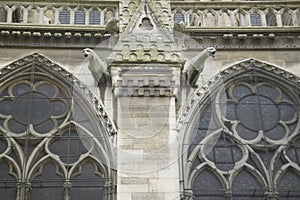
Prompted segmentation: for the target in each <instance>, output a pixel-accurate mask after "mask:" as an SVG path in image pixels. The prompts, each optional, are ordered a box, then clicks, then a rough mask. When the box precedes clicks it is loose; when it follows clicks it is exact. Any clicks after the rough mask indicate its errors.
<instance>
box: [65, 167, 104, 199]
mask: <svg viewBox="0 0 300 200" xmlns="http://www.w3.org/2000/svg"><path fill="white" fill-rule="evenodd" d="M96 173H97V171H96V170H95V166H94V165H93V164H91V163H86V164H85V165H84V166H83V169H82V171H81V173H80V175H79V176H76V177H74V178H72V180H71V184H72V191H71V199H73V200H81V199H89V200H98V199H102V198H103V188H104V185H105V182H104V180H103V179H102V178H100V177H99V176H98V175H96Z"/></svg>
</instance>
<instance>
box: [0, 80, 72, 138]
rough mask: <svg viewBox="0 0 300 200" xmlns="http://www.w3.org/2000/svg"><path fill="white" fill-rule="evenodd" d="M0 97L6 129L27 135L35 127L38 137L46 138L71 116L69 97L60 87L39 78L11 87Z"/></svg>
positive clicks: (1, 113) (5, 88)
mask: <svg viewBox="0 0 300 200" xmlns="http://www.w3.org/2000/svg"><path fill="white" fill-rule="evenodd" d="M7 85H8V86H7V87H4V88H3V89H2V92H1V94H0V117H1V118H2V119H3V120H4V121H5V123H3V125H2V126H3V128H5V129H7V130H9V131H10V132H12V133H15V134H23V133H25V132H26V130H27V129H28V128H29V127H30V126H31V125H32V126H33V130H34V131H35V132H36V133H38V134H46V133H49V132H50V131H51V130H53V129H55V128H57V127H58V126H59V125H60V124H61V123H63V121H64V118H65V117H66V116H67V113H68V108H69V106H68V105H69V102H68V98H67V96H68V94H67V93H66V91H65V90H64V89H63V88H61V87H60V86H58V85H56V84H54V83H53V82H50V81H48V80H47V78H46V77H45V78H42V77H39V80H34V81H29V80H28V79H27V78H26V77H24V78H22V80H20V79H19V80H17V81H16V83H15V84H7Z"/></svg>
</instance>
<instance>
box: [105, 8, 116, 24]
mask: <svg viewBox="0 0 300 200" xmlns="http://www.w3.org/2000/svg"><path fill="white" fill-rule="evenodd" d="M114 17H115V13H114V11H113V9H110V8H108V9H107V10H106V11H105V12H104V23H105V24H106V23H107V22H109V20H111V19H112V18H114Z"/></svg>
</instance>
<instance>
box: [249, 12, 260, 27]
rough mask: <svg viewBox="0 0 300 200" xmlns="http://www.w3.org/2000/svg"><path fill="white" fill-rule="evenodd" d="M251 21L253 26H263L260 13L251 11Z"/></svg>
mask: <svg viewBox="0 0 300 200" xmlns="http://www.w3.org/2000/svg"><path fill="white" fill-rule="evenodd" d="M250 21H251V25H252V26H262V23H261V17H260V14H258V13H251V14H250Z"/></svg>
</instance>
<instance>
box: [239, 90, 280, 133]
mask: <svg viewBox="0 0 300 200" xmlns="http://www.w3.org/2000/svg"><path fill="white" fill-rule="evenodd" d="M236 116H237V119H238V120H239V121H240V122H241V123H242V125H243V126H244V127H246V128H248V129H249V130H252V131H259V130H264V131H266V130H270V129H273V128H275V127H276V126H277V124H278V122H279V120H280V111H279V109H278V107H277V106H276V105H275V104H274V102H273V101H271V100H270V99H268V98H266V97H264V96H256V95H249V96H246V97H244V98H242V99H241V100H240V101H239V103H238V105H237V107H236Z"/></svg>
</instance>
